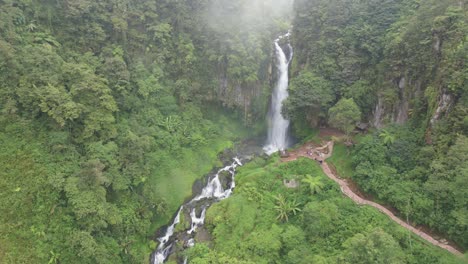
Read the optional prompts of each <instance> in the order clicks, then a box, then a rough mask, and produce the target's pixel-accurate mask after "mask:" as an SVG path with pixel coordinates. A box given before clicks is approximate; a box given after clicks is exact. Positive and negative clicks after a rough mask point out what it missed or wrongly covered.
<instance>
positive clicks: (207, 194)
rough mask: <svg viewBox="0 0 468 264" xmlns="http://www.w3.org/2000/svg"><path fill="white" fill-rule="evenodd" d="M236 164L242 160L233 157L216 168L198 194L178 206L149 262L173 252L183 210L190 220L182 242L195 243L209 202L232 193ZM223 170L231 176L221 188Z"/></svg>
mask: <svg viewBox="0 0 468 264" xmlns="http://www.w3.org/2000/svg"><path fill="white" fill-rule="evenodd" d="M238 166H242V162H241V161H240V160H239V159H238V158H234V160H233V161H232V163H231V164H230V165H228V166H226V167H224V168H222V169H220V170H218V172H217V173H216V174H215V175H214V177H213V178H212V179H210V180H208V182H207V184H206V186H205V187H204V188H203V189H202V190H201V193H200V194H198V195H197V196H195V197H194V198H193V199H192V200H190V201H189V202H188V203H186V204H184V205H182V206H181V207H180V209H179V210H178V211H177V214H176V216H175V217H174V220H173V221H172V224H171V225H169V226H168V227H167V229H166V232H165V234H164V236H162V237H160V238H158V240H159V242H160V244H159V246H158V247H157V249H156V251H155V252H154V253H153V255H152V257H151V263H153V264H162V263H164V262H165V261H166V259H167V258H168V257H169V255H171V254H172V253H173V251H174V250H173V248H174V246H175V244H176V239H177V238H176V236H177V233H176V234H175V227H176V226H177V224H179V223H180V216H181V214H184V210H186V211H189V212H190V220H191V225H190V229H189V230H186V231H184V232H185V233H186V235H185V236H184V237H185V239H186V240H184V241H185V243H184V244H185V246H186V247H193V246H194V245H195V240H194V236H195V233H196V231H197V228H199V227H201V226H203V224H204V223H205V217H206V210H207V209H208V207H209V206H211V204H213V203H214V202H218V201H221V200H223V199H226V198H228V197H229V196H230V195H231V194H232V192H233V190H234V188H235V186H236V184H235V181H234V180H235V179H234V177H235V174H236V168H237V167H238ZM224 172H228V173H229V174H230V176H231V178H230V183H229V185H228V186H226V189H224V188H223V185H222V184H221V180H220V174H221V173H224ZM199 208H201V212H200V213H199V214H197V209H199ZM198 215H199V216H198ZM186 262H187V259H186V258H185V259H184V263H186Z"/></svg>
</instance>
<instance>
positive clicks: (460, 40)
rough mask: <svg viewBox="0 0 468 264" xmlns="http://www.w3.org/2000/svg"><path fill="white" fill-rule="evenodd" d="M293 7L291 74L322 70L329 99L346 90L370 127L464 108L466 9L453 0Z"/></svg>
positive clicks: (430, 123)
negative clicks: (330, 93) (329, 93)
mask: <svg viewBox="0 0 468 264" xmlns="http://www.w3.org/2000/svg"><path fill="white" fill-rule="evenodd" d="M295 15H296V17H295V21H294V36H293V38H294V45H295V48H296V53H297V56H296V58H295V61H294V63H293V65H294V69H293V77H295V76H298V75H300V74H301V73H303V72H311V73H313V74H315V75H318V76H321V77H323V78H324V79H326V80H327V81H328V82H329V84H330V85H331V86H332V87H333V88H332V89H333V92H334V95H335V102H336V101H338V100H339V99H340V98H342V97H345V98H353V99H354V101H355V102H356V103H357V104H358V106H359V107H360V108H361V111H362V114H363V119H364V121H368V122H369V123H370V124H372V125H373V126H374V127H376V128H382V127H383V126H385V125H388V124H393V123H396V124H405V123H407V122H409V121H411V120H415V121H416V122H417V123H418V124H420V125H424V126H426V127H427V128H428V129H429V130H431V129H432V128H434V126H436V124H437V123H438V121H440V120H441V119H444V118H446V117H449V116H450V115H451V113H452V111H453V110H454V109H458V110H457V111H459V112H460V111H463V110H460V108H464V109H466V105H464V104H463V103H462V102H464V101H466V100H464V99H462V98H463V97H466V92H467V90H468V89H467V80H468V76H467V74H466V62H467V61H468V55H467V54H468V52H467V39H466V35H467V34H468V27H467V17H468V15H467V8H466V7H465V6H464V5H463V4H462V3H461V2H460V1H455V0H450V1H442V2H441V1H435V0H431V1H426V2H424V3H413V2H412V1H362V2H360V3H357V2H356V3H355V2H353V1H347V0H335V1H332V3H331V2H329V1H325V0H315V1H305V0H304V1H302V0H298V1H296V3H295ZM457 105H458V106H460V107H458V108H457ZM327 110H328V108H327V107H325V108H324V109H322V112H321V115H322V116H326V115H327ZM311 114H315V115H320V114H319V113H311ZM456 115H460V113H456Z"/></svg>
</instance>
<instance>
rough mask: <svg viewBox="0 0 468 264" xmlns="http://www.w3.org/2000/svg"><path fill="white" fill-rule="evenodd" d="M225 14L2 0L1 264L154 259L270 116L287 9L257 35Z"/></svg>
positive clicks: (128, 4)
mask: <svg viewBox="0 0 468 264" xmlns="http://www.w3.org/2000/svg"><path fill="white" fill-rule="evenodd" d="M228 2H229V8H234V9H236V10H238V12H241V11H242V9H243V8H244V7H245V5H247V3H243V2H242V1H234V2H232V1H228ZM214 5H217V1H201V2H200V1H199V2H196V3H192V2H190V1H178V2H177V1H167V0H157V1H146V0H145V1H129V0H123V1H104V2H102V1H101V2H96V1H89V0H78V1H62V2H60V1H59V2H57V1H49V0H45V1H22V0H20V1H16V2H14V3H13V2H12V1H0V142H1V147H0V150H1V155H0V165H1V167H2V172H1V173H0V186H1V189H2V190H5V192H3V191H2V194H0V204H1V205H0V209H1V210H0V211H1V214H0V221H1V223H0V244H1V245H2V246H1V248H0V262H1V263H27V262H39V263H47V262H49V263H78V262H79V263H143V262H147V260H148V256H149V254H150V252H151V251H152V250H154V245H152V244H151V243H148V240H149V239H150V238H153V237H154V232H155V230H156V229H157V228H159V227H161V226H162V225H164V224H166V223H167V221H168V220H169V218H170V217H171V215H172V213H173V212H174V211H175V210H176V209H177V208H178V207H179V206H180V204H181V203H182V202H183V201H184V200H185V199H186V198H187V197H189V196H190V195H191V191H192V184H193V182H194V181H195V180H196V179H198V178H200V177H201V176H202V175H204V174H206V173H207V172H209V171H210V170H211V169H212V168H213V167H214V166H219V161H218V157H217V155H218V153H219V152H220V151H222V150H224V149H226V148H229V147H232V146H233V144H234V142H236V141H238V140H239V139H241V138H245V137H247V136H250V135H249V133H250V132H251V131H249V130H247V129H246V127H245V126H244V125H243V124H250V125H253V124H254V123H255V122H254V121H256V120H259V119H260V118H261V119H262V120H263V118H264V114H265V113H264V112H265V111H266V107H264V106H265V104H266V101H267V99H266V92H267V90H268V89H267V88H266V87H268V84H269V79H270V77H269V73H268V72H267V70H266V68H267V67H266V66H265V65H268V63H269V62H270V57H269V54H270V51H271V49H272V47H271V40H272V39H273V36H275V35H277V34H278V32H277V30H278V29H277V27H276V23H277V21H275V20H276V19H278V20H282V19H283V18H282V17H283V13H282V12H279V11H278V10H277V12H276V13H275V15H274V16H264V17H258V16H255V15H254V14H251V17H250V18H249V19H248V21H249V24H250V25H251V27H249V28H247V27H245V26H244V24H243V23H239V22H240V21H239V19H240V18H239V17H237V16H236V14H234V13H232V14H229V12H227V9H226V8H227V7H226V6H223V5H220V6H218V8H219V9H220V12H221V13H223V14H221V13H220V14H221V15H223V16H224V17H230V19H232V23H230V24H231V26H233V28H234V29H235V30H232V29H233V28H229V29H228V28H226V27H223V26H219V24H218V22H216V23H212V22H215V21H209V18H211V16H207V15H206V14H207V13H211V11H213V10H211V7H213V6H214ZM284 6H286V5H284ZM257 9H258V7H257ZM257 11H258V10H257ZM265 11H266V10H265ZM226 14H228V16H226ZM234 22H236V23H234ZM251 22H252V23H251ZM253 22H256V24H255V23H253ZM257 22H258V23H257ZM244 37H245V38H244ZM224 77H227V78H228V80H227V83H228V87H226V89H227V90H229V89H231V90H232V93H231V94H230V96H227V95H226V94H223V92H222V91H221V90H222V89H221V88H220V87H221V85H220V84H223V85H224V81H225V80H224V79H225V78H224ZM238 86H239V87H240V86H242V89H241V90H242V91H243V93H244V95H246V96H245V100H237V98H238V96H239V94H238V89H237V87H238ZM259 87H260V88H261V89H257V88H259ZM232 88H235V89H232ZM257 91H259V92H258V95H262V96H263V97H264V98H260V99H259V98H254V97H256V96H254V95H257ZM257 97H258V96H257ZM226 102H235V103H237V105H234V106H233V105H228V104H227V103H226ZM223 103H224V105H225V106H233V108H234V107H238V108H240V109H241V111H242V112H244V111H245V118H244V115H243V118H242V119H243V120H242V121H239V119H240V118H238V117H237V115H238V114H237V113H232V112H235V111H233V110H232V109H231V111H227V110H226V108H225V107H219V105H222V104H223ZM253 104H258V105H253ZM244 105H245V106H248V107H245V108H244ZM250 107H251V108H250ZM253 109H256V110H255V112H254V110H253ZM247 121H248V122H247ZM258 123H259V124H260V125H259V126H257V127H256V129H257V131H260V130H262V129H263V127H262V125H263V123H261V122H258ZM259 127H260V128H259ZM257 131H256V132H257ZM14 208H19V209H18V210H14ZM26 247H27V248H28V250H27V252H26V253H25V252H23V251H24V248H26Z"/></svg>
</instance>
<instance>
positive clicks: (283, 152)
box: [280, 150, 289, 158]
mask: <svg viewBox="0 0 468 264" xmlns="http://www.w3.org/2000/svg"><path fill="white" fill-rule="evenodd" d="M280 157H281V158H289V152H287V151H286V150H281V151H280Z"/></svg>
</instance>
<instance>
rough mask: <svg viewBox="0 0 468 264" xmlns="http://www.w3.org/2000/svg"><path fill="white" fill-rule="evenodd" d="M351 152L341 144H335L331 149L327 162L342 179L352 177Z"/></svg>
mask: <svg viewBox="0 0 468 264" xmlns="http://www.w3.org/2000/svg"><path fill="white" fill-rule="evenodd" d="M350 152H351V150H350V149H348V147H346V146H345V145H344V144H343V143H336V144H335V146H334V147H333V153H332V156H331V157H330V158H328V160H327V162H328V163H330V164H331V165H333V167H335V169H336V172H337V173H338V175H340V176H341V177H343V178H351V177H352V176H353V173H354V171H353V166H352V162H351V158H352V157H351V153H350Z"/></svg>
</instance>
